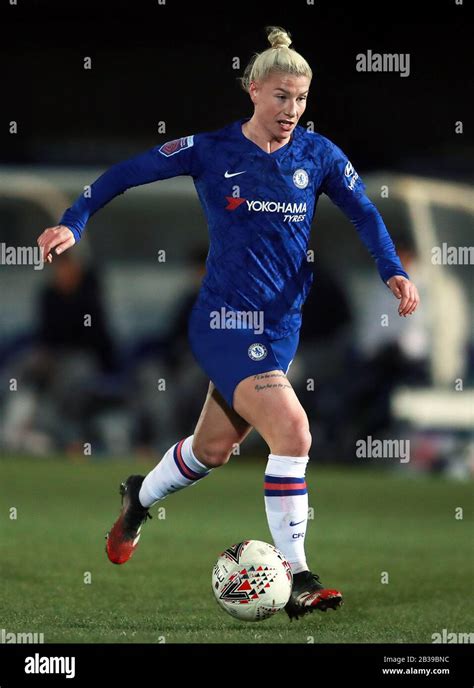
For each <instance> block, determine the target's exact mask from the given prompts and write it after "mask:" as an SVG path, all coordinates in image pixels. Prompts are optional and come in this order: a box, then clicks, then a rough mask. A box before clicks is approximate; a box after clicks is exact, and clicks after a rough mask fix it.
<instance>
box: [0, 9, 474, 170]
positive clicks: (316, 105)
mask: <svg viewBox="0 0 474 688" xmlns="http://www.w3.org/2000/svg"><path fill="white" fill-rule="evenodd" d="M467 15H468V3H465V4H463V5H456V4H455V1H454V0H449V1H447V0H444V1H443V2H439V3H428V2H416V3H414V2H412V3H407V2H397V3H389V2H380V3H376V4H371V3H360V2H357V3H356V2H348V3H345V5H341V4H339V5H337V4H336V3H333V2H329V1H327V2H320V1H319V0H315V4H314V5H307V3H306V0H299V1H297V2H287V3H281V4H277V3H274V2H268V1H266V2H259V3H256V2H253V3H251V2H225V3H224V2H223V3H210V2H206V1H202V2H193V3H187V2H182V1H179V0H166V4H165V5H159V4H158V0H141V1H139V2H124V1H123V0H118V1H116V2H114V3H108V2H96V3H91V2H89V1H82V0H81V1H78V0H69V1H68V2H67V3H59V2H40V1H39V0H37V1H36V2H35V1H32V0H30V1H26V0H18V5H17V6H10V5H9V4H8V1H7V0H4V2H3V5H2V13H1V32H0V36H1V45H2V52H3V57H2V61H1V62H2V75H1V79H2V96H3V97H2V100H3V105H2V108H1V109H2V119H3V125H2V132H3V134H2V141H1V158H2V162H4V163H5V162H7V163H10V162H11V163H28V162H31V163H48V162H51V163H54V164H81V163H84V164H86V163H87V164H95V163H99V164H104V163H106V164H107V163H113V162H117V161H118V160H119V159H121V158H123V156H127V155H130V156H131V155H133V154H135V153H136V152H138V151H140V150H142V149H146V148H148V147H151V146H153V145H156V143H158V142H159V141H161V140H167V139H171V138H173V137H175V136H182V135H187V134H190V133H195V132H198V131H207V130H212V129H218V128H220V127H222V126H224V125H225V124H226V123H228V122H230V121H233V120H235V119H237V118H239V117H243V116H247V115H249V116H250V115H251V113H252V107H251V103H250V101H249V98H248V96H247V94H245V93H244V92H243V91H242V90H241V88H240V86H239V84H238V82H237V77H239V76H241V75H242V73H243V69H244V67H245V66H246V64H247V63H248V61H249V59H250V58H251V56H252V54H253V53H254V52H255V51H258V52H261V51H262V50H264V49H265V48H266V47H268V43H267V42H266V35H265V31H264V27H265V26H266V25H268V24H276V25H280V26H282V27H283V28H285V29H287V30H288V31H289V32H290V33H291V35H292V38H293V41H294V44H293V47H294V48H295V49H296V50H298V51H299V52H300V53H301V54H302V55H303V56H304V57H305V58H306V59H307V60H308V62H309V63H310V65H311V67H312V69H313V72H314V79H313V83H312V88H311V91H310V98H309V101H308V107H307V110H306V113H305V114H304V116H303V118H302V120H301V123H302V124H304V123H305V122H306V121H308V120H312V121H314V122H315V128H316V130H317V131H319V132H321V133H322V134H324V135H326V136H328V137H329V138H331V139H332V140H334V141H335V142H337V144H338V145H339V146H340V147H341V148H342V149H343V150H344V149H349V150H350V154H351V159H352V160H353V162H354V164H355V165H356V167H361V168H364V169H365V170H370V169H371V168H375V167H377V168H381V167H385V168H391V169H399V170H402V169H403V170H415V171H419V172H426V173H429V174H433V173H435V174H442V175H443V176H451V177H462V178H464V179H465V178H466V177H467V176H470V172H469V170H470V168H471V167H472V165H471V160H472V157H473V151H474V144H473V137H472V128H471V127H470V126H469V122H468V114H469V113H468V111H467V102H468V94H469V90H470V88H471V83H472V24H471V23H470V21H469V19H468V16H467ZM369 49H370V50H372V51H373V52H385V53H410V76H409V77H401V76H400V75H399V74H398V73H395V72H394V73H386V72H385V73H376V72H372V73H360V72H357V71H356V69H355V65H356V55H357V54H358V53H360V52H363V53H366V52H367V50H369ZM85 56H90V57H91V58H92V69H91V70H84V68H83V59H84V57H85ZM234 57H239V58H240V61H241V69H240V70H234V69H233V68H232V59H233V58H234ZM11 120H15V121H17V122H18V125H19V133H18V135H16V136H12V135H10V134H8V123H9V122H10V121H11ZM162 120H163V121H165V122H166V124H167V132H166V134H158V133H157V122H158V121H162ZM457 120H462V121H463V123H464V134H462V135H460V134H456V133H455V131H454V126H455V124H454V123H455V122H456V121H457ZM440 158H442V159H443V162H442V165H443V169H437V168H438V166H439V164H440V163H439V162H436V161H437V160H439V159H440ZM435 162H436V164H434V163H435ZM433 168H434V169H433Z"/></svg>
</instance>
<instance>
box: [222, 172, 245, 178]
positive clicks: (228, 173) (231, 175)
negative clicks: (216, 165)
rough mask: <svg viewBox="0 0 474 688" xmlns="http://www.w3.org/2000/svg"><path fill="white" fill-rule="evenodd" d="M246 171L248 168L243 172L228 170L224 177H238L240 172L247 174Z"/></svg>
mask: <svg viewBox="0 0 474 688" xmlns="http://www.w3.org/2000/svg"><path fill="white" fill-rule="evenodd" d="M246 172H247V170H244V171H243V172H232V173H230V172H228V171H227V170H226V172H225V174H224V177H225V178H226V179H229V177H236V176H237V175H238V174H245V173H246Z"/></svg>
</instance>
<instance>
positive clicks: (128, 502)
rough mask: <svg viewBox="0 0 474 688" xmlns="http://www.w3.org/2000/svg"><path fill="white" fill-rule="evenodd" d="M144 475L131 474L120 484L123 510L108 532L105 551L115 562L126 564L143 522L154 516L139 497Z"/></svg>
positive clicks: (136, 542) (133, 549)
mask: <svg viewBox="0 0 474 688" xmlns="http://www.w3.org/2000/svg"><path fill="white" fill-rule="evenodd" d="M143 480H144V476H143V475H131V476H130V477H128V478H127V480H126V481H125V482H124V483H122V484H121V485H120V494H121V495H122V510H121V511H120V516H119V517H118V519H117V520H116V521H115V523H114V525H113V526H112V529H111V530H110V531H109V532H108V533H107V535H106V536H105V537H106V540H107V543H106V547H105V551H106V552H107V556H108V557H109V559H110V561H111V562H112V563H113V564H125V562H126V561H128V560H129V559H130V557H131V556H132V554H133V553H134V551H135V549H136V547H137V545H138V541H139V539H140V531H141V527H142V525H143V523H144V522H145V521H146V520H147V519H148V518H152V516H151V514H150V512H149V511H148V509H147V508H145V507H144V506H142V505H141V503H140V500H139V499H138V494H139V492H140V487H141V485H142V482H143Z"/></svg>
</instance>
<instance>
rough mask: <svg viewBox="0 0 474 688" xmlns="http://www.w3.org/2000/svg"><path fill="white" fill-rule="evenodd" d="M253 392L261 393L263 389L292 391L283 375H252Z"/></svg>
mask: <svg viewBox="0 0 474 688" xmlns="http://www.w3.org/2000/svg"><path fill="white" fill-rule="evenodd" d="M253 379H254V380H255V387H254V389H255V391H256V392H262V391H263V390H264V389H292V387H291V385H290V384H289V382H288V379H287V377H286V375H285V374H284V373H281V372H280V373H260V374H259V375H254V376H253Z"/></svg>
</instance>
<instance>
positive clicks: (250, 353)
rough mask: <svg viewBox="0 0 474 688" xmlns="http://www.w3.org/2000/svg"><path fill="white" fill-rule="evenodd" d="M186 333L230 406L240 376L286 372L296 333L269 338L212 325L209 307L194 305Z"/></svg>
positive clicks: (196, 354)
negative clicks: (272, 371) (278, 371)
mask: <svg viewBox="0 0 474 688" xmlns="http://www.w3.org/2000/svg"><path fill="white" fill-rule="evenodd" d="M188 336H189V343H190V346H191V350H192V352H193V355H194V357H195V359H196V360H197V362H198V363H199V365H200V367H201V368H202V370H203V371H204V372H205V373H206V375H207V376H208V377H209V379H210V380H211V381H212V382H213V383H214V385H215V386H216V388H217V389H218V391H219V392H220V393H221V394H222V396H223V397H224V399H225V400H226V402H227V403H228V404H229V406H230V407H231V408H233V398H234V391H235V388H236V387H237V385H238V384H239V382H240V381H241V380H244V379H245V378H246V377H251V376H252V375H257V374H259V373H266V372H268V371H269V370H282V371H283V372H284V373H285V374H286V373H287V372H288V369H289V367H290V365H291V362H292V361H293V358H294V356H295V354H296V350H297V348H298V342H299V337H300V333H299V330H298V331H297V332H295V333H293V334H290V335H287V336H286V337H283V338H282V339H269V337H268V336H267V335H265V334H264V333H262V334H255V332H254V330H253V329H224V328H221V329H212V328H211V326H210V313H209V310H208V309H204V308H201V307H199V306H195V307H194V308H193V309H192V311H191V314H190V316H189V321H188Z"/></svg>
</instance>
